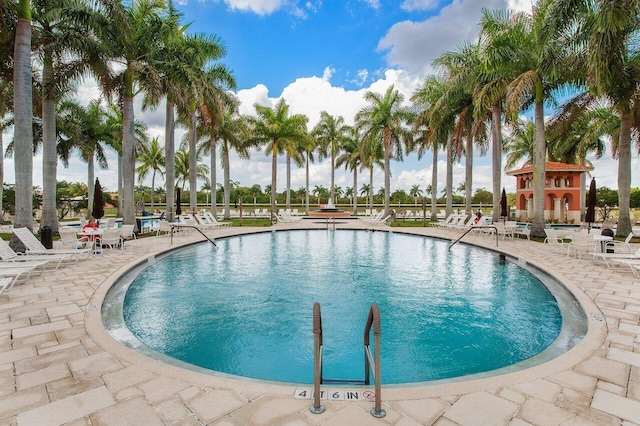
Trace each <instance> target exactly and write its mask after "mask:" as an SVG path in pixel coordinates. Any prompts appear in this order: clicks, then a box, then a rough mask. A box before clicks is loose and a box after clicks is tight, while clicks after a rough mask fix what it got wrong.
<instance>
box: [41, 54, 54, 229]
mask: <svg viewBox="0 0 640 426" xmlns="http://www.w3.org/2000/svg"><path fill="white" fill-rule="evenodd" d="M42 80H43V81H44V82H45V86H48V84H50V82H51V81H52V80H53V59H52V58H51V54H50V53H47V54H46V56H45V59H44V66H43V69H42ZM48 93H49V90H48V89H47V87H45V89H44V90H43V91H42V176H43V179H42V217H41V219H40V227H42V226H49V227H51V230H52V231H53V232H54V233H56V234H57V233H58V211H57V209H56V180H57V179H56V175H57V166H58V164H57V158H58V157H57V153H56V102H55V100H53V99H50V97H49V96H48Z"/></svg>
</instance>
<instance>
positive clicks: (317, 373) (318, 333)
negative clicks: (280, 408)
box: [309, 302, 387, 418]
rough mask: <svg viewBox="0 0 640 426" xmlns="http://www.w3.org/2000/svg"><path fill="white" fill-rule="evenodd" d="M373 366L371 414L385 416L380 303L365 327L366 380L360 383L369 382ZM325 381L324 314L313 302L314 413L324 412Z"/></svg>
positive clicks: (341, 381)
mask: <svg viewBox="0 0 640 426" xmlns="http://www.w3.org/2000/svg"><path fill="white" fill-rule="evenodd" d="M371 327H373V342H374V352H375V355H373V354H372V353H371V348H370V338H369V335H370V334H371ZM371 366H373V380H374V381H375V394H376V396H375V406H374V407H373V408H372V409H371V411H370V412H371V415H372V416H374V417H378V418H381V417H384V416H385V415H386V414H387V413H386V412H385V411H384V410H383V409H382V397H381V387H382V386H381V385H382V380H381V376H380V311H379V309H378V305H376V304H373V305H371V309H369V317H368V318H367V323H366V325H365V327H364V380H363V381H358V383H360V384H365V385H368V384H369V376H370V375H371ZM323 382H324V378H323V377H322V315H321V314H320V304H319V303H318V302H315V303H314V304H313V404H312V405H311V406H310V407H309V410H310V411H311V412H312V413H314V414H320V413H323V412H324V409H325V408H324V405H322V404H320V399H321V398H320V397H321V391H320V385H321V384H322V383H323ZM327 382H333V383H338V382H339V383H355V381H352V380H340V381H338V380H331V381H330V380H328V379H327Z"/></svg>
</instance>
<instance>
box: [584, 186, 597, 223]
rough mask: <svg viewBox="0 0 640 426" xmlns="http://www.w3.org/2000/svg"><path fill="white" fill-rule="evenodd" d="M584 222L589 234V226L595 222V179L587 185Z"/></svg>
mask: <svg viewBox="0 0 640 426" xmlns="http://www.w3.org/2000/svg"><path fill="white" fill-rule="evenodd" d="M584 221H585V222H587V223H588V224H589V228H588V229H589V232H591V224H592V223H593V222H595V221H596V179H595V178H592V179H591V184H590V185H589V195H587V212H586V214H585V215H584Z"/></svg>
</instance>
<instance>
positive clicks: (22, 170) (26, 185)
mask: <svg viewBox="0 0 640 426" xmlns="http://www.w3.org/2000/svg"><path fill="white" fill-rule="evenodd" d="M13 60H14V70H13V117H14V132H13V137H14V143H15V151H14V152H15V154H14V158H15V182H16V186H15V197H16V201H15V203H16V205H15V210H16V213H15V222H14V226H15V227H17V228H20V227H27V228H29V229H32V228H33V215H32V209H33V157H32V152H33V128H32V127H31V126H32V123H31V122H32V117H33V104H32V91H31V90H32V89H31V87H32V86H31V77H32V73H31V2H30V0H19V1H18V22H17V24H16V38H15V49H14V52H13ZM11 244H12V246H13V247H15V248H18V247H19V246H20V243H19V242H18V239H17V238H12V241H11Z"/></svg>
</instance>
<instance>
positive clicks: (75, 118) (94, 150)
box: [58, 100, 110, 218]
mask: <svg viewBox="0 0 640 426" xmlns="http://www.w3.org/2000/svg"><path fill="white" fill-rule="evenodd" d="M106 119H107V113H106V111H105V109H104V108H103V107H102V104H101V102H100V100H94V101H92V102H90V103H89V105H88V106H87V107H86V108H85V107H83V106H81V105H80V104H78V103H76V102H73V101H65V102H63V103H62V104H61V105H60V124H61V125H60V132H61V133H62V135H63V136H62V137H61V139H62V140H61V141H60V143H59V144H58V150H59V152H60V154H61V157H62V161H63V164H64V165H65V167H68V164H69V163H68V162H69V157H70V154H71V152H72V151H77V152H78V153H79V154H80V159H81V160H82V161H84V162H86V163H87V188H88V189H89V194H88V208H87V218H90V217H91V215H92V211H91V209H92V206H93V196H94V185H95V166H94V164H95V162H97V163H98V165H99V166H100V168H102V169H106V168H107V167H108V164H107V158H106V155H105V151H104V145H105V144H106V143H107V142H108V141H109V140H110V139H109V138H110V132H109V128H108V127H107V125H106Z"/></svg>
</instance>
